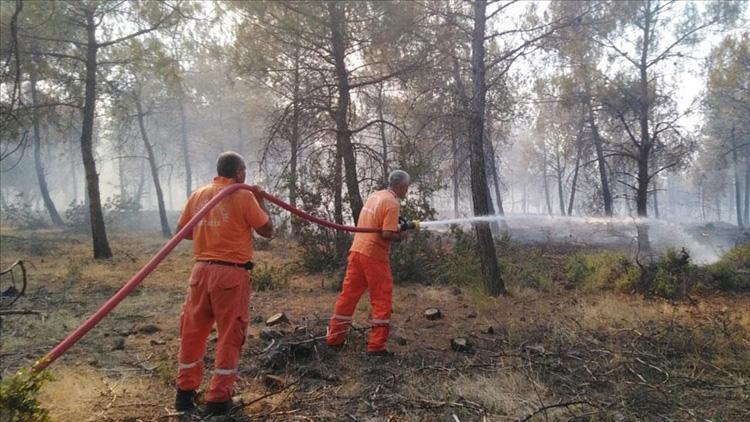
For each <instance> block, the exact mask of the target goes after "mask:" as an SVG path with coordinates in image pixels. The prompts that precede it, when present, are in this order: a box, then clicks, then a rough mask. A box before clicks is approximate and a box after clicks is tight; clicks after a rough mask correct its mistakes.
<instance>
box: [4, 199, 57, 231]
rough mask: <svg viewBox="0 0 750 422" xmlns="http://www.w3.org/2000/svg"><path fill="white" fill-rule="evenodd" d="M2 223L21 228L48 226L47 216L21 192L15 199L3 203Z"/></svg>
mask: <svg viewBox="0 0 750 422" xmlns="http://www.w3.org/2000/svg"><path fill="white" fill-rule="evenodd" d="M0 224H2V225H6V226H9V227H15V228H19V229H40V228H44V227H47V216H46V214H45V213H44V212H42V211H39V210H36V209H34V207H33V206H32V203H31V200H29V199H28V198H27V197H26V196H25V195H24V194H23V193H19V194H18V195H17V196H16V198H15V200H12V201H8V202H7V203H4V204H3V205H2V208H1V209H0Z"/></svg>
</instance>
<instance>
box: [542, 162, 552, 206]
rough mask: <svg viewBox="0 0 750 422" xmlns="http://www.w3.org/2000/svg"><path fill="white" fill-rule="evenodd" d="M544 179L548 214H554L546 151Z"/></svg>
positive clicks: (543, 164)
mask: <svg viewBox="0 0 750 422" xmlns="http://www.w3.org/2000/svg"><path fill="white" fill-rule="evenodd" d="M542 166H543V167H544V169H543V170H542V180H543V181H544V199H545V201H547V214H549V215H552V199H551V198H550V194H549V175H548V174H547V156H546V153H545V156H544V162H543V163H542Z"/></svg>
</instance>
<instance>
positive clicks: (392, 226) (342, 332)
mask: <svg viewBox="0 0 750 422" xmlns="http://www.w3.org/2000/svg"><path fill="white" fill-rule="evenodd" d="M410 183H411V180H410V177H409V174H408V173H406V172H405V171H403V170H394V171H392V172H391V174H390V175H389V176H388V189H384V190H380V191H377V192H375V193H373V194H372V195H370V196H369V197H368V198H367V202H366V203H365V206H364V208H362V212H361V213H360V215H359V221H358V222H357V227H370V228H379V229H382V232H380V233H357V234H355V235H354V242H353V243H352V247H351V249H350V250H349V258H348V263H347V267H346V276H345V277H344V283H343V289H342V291H341V294H340V295H339V298H338V300H337V301H336V307H335V309H334V313H333V316H332V317H331V321H330V323H329V325H328V335H327V337H326V343H328V345H329V346H331V347H334V348H336V347H340V346H342V345H343V344H344V341H346V332H347V330H348V328H349V325H350V324H351V321H352V315H353V314H354V309H355V308H356V307H357V302H359V298H360V297H361V296H362V294H363V293H364V292H365V290H367V289H368V288H369V289H370V303H371V305H372V313H371V315H370V318H371V321H370V322H371V326H372V330H371V331H370V337H369V339H368V341H367V353H368V354H369V355H374V356H387V355H389V354H390V353H389V352H388V350H387V349H386V342H387V341H388V333H389V330H390V323H391V308H392V303H393V276H392V275H391V264H390V257H389V252H390V247H391V242H392V241H400V240H402V239H404V238H405V236H406V231H404V230H402V229H400V228H399V212H400V211H401V204H400V202H399V200H400V199H403V198H405V197H406V194H407V192H408V191H409V184H410Z"/></svg>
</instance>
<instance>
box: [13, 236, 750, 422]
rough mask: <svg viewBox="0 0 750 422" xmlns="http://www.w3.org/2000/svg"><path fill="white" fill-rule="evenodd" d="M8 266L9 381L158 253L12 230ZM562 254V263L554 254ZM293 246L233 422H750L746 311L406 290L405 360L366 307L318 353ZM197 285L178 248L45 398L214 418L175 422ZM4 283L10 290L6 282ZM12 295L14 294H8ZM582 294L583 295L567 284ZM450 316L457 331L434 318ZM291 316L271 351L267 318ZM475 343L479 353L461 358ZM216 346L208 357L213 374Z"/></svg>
mask: <svg viewBox="0 0 750 422" xmlns="http://www.w3.org/2000/svg"><path fill="white" fill-rule="evenodd" d="M0 241H1V242H2V250H3V252H2V257H1V259H0V267H5V266H7V265H8V264H9V263H10V262H12V261H14V260H15V259H17V258H22V259H24V260H26V261H27V262H28V264H29V266H28V269H29V288H28V291H27V294H26V295H25V296H24V297H22V298H21V299H20V300H19V301H18V302H17V303H16V304H15V305H14V307H13V308H14V309H30V310H35V311H39V314H38V315H37V314H29V315H7V316H3V317H2V320H1V321H2V327H1V328H0V339H1V340H2V345H1V346H2V348H1V350H0V357H1V358H2V363H0V369H2V375H3V377H7V376H10V375H12V374H13V373H14V372H15V371H16V370H17V369H19V368H22V367H26V366H28V365H30V364H32V363H33V361H34V360H35V359H37V358H38V357H40V356H42V355H43V354H44V353H46V352H47V351H48V350H49V349H50V348H51V347H52V346H54V345H55V344H56V342H57V341H59V340H60V339H62V338H63V337H64V336H65V335H66V334H67V333H68V332H69V331H70V330H72V329H74V328H75V327H76V326H77V325H78V324H79V323H80V322H82V321H83V320H85V318H87V317H88V315H89V314H90V313H91V312H93V311H94V310H95V309H96V308H97V307H98V306H99V305H100V304H101V303H103V302H104V301H105V300H106V299H107V298H108V297H109V296H110V295H111V294H113V293H114V292H115V291H116V290H117V288H118V287H119V286H120V285H122V283H124V281H126V280H127V279H128V278H129V277H130V276H131V275H132V274H133V273H135V271H136V270H137V269H138V268H139V267H140V265H142V264H143V263H145V261H146V260H147V259H148V257H149V256H150V255H151V254H153V253H154V252H155V251H156V250H157V249H158V248H159V246H160V245H161V243H162V240H161V239H159V238H157V237H149V236H138V235H128V236H125V235H118V236H115V237H114V239H113V241H112V243H113V247H114V253H115V255H116V258H114V259H113V260H110V261H105V262H96V261H94V260H92V259H90V257H89V256H90V255H89V254H90V252H89V247H90V245H89V242H88V240H87V238H86V237H85V236H83V235H75V234H65V233H60V232H36V233H28V232H9V231H7V230H3V232H2V238H1V239H0ZM546 253H549V254H561V253H564V251H560V250H559V248H550V249H549V250H548V252H546ZM294 258H295V257H294V245H289V244H285V243H283V242H281V241H278V242H277V241H274V242H272V243H271V249H270V250H267V251H259V252H257V256H256V261H258V262H260V263H267V264H269V265H272V266H275V268H279V269H289V268H291V270H289V271H290V272H291V273H292V274H293V275H292V277H291V280H290V282H289V284H288V285H287V286H282V287H281V288H279V289H276V290H269V291H262V292H254V294H253V299H252V301H251V306H252V309H251V320H252V319H254V318H255V317H261V318H260V322H259V320H258V319H256V322H254V323H251V325H250V327H249V330H248V339H247V342H246V345H245V348H244V349H243V358H242V363H241V371H242V372H241V377H240V382H239V384H238V386H237V393H238V395H239V396H240V397H241V398H242V399H243V400H244V401H245V403H247V405H246V406H245V407H244V408H243V409H241V410H240V411H238V412H237V414H236V415H235V416H234V417H233V418H232V419H230V420H460V421H464V420H498V421H501V420H540V421H541V420H545V421H546V420H635V419H642V420H656V419H668V420H699V419H700V420H705V419H711V420H738V421H739V420H748V419H749V418H750V404H749V403H750V335H749V330H750V312H748V309H750V306H749V305H750V296H748V295H729V294H722V295H711V296H704V297H699V298H694V299H696V302H695V303H691V304H673V303H669V302H665V301H657V300H651V299H646V298H642V297H639V296H634V295H624V294H617V293H612V292H588V291H587V292H584V291H580V290H577V289H572V290H568V289H566V288H563V287H562V285H560V286H558V285H557V284H552V285H551V287H547V288H545V289H543V290H535V289H531V288H526V287H523V286H511V294H510V295H508V296H506V297H502V298H497V299H493V298H487V297H484V296H483V295H482V294H480V293H479V292H478V291H476V290H474V289H472V288H467V287H462V288H456V287H451V286H424V285H416V284H407V285H400V286H397V287H396V289H395V294H394V315H393V322H394V326H393V329H392V338H391V341H390V348H391V350H393V351H394V352H395V353H396V355H395V356H394V357H393V358H368V357H367V356H366V355H365V352H364V346H365V335H366V328H365V327H366V323H367V313H368V310H369V306H368V304H367V298H366V297H364V298H363V300H362V302H361V303H360V306H359V308H358V311H357V313H356V315H355V322H354V325H355V326H356V327H357V328H358V329H357V330H354V331H353V332H352V333H351V335H350V337H349V341H348V343H347V344H346V346H345V347H344V349H343V350H341V351H338V352H332V351H329V350H328V349H327V348H325V347H324V346H322V344H321V342H320V340H319V339H318V338H319V337H321V336H322V335H323V334H324V332H325V324H326V322H327V318H328V316H329V315H330V313H331V308H332V306H333V303H334V300H335V298H336V295H337V292H336V291H334V290H333V289H332V288H331V287H330V286H331V285H332V284H333V279H331V278H330V277H327V276H323V275H306V274H302V273H300V272H299V271H296V270H294V264H293V261H294ZM189 270H190V253H189V245H187V244H185V245H182V246H180V247H179V248H178V250H176V251H175V252H174V253H173V254H172V255H171V256H170V257H169V258H168V259H167V261H165V263H164V264H163V265H162V266H160V267H159V269H157V271H156V272H155V273H154V274H153V275H152V276H150V277H149V278H148V279H147V280H146V281H145V282H144V283H143V285H142V287H140V288H139V289H138V290H137V292H136V293H134V294H133V295H132V296H131V297H129V298H127V299H126V300H125V301H124V302H123V303H122V304H121V305H120V306H119V307H118V308H117V309H116V310H115V311H114V312H113V313H112V314H111V315H110V316H108V317H107V318H105V319H104V320H103V321H102V323H101V324H100V325H99V326H98V327H96V328H95V329H94V330H92V331H91V332H90V333H89V334H88V335H87V336H85V337H84V338H83V339H82V340H81V342H80V343H79V344H77V345H76V346H74V347H73V348H72V349H71V350H70V351H69V352H68V353H67V354H66V355H64V356H63V357H62V358H61V359H60V360H59V361H58V362H56V363H55V364H54V365H53V366H52V368H51V373H52V375H53V376H54V378H55V379H54V381H52V382H50V383H48V384H47V385H46V386H45V387H44V389H43V391H42V394H41V396H40V398H41V401H42V403H43V404H44V406H45V407H46V408H48V409H49V410H50V412H51V414H52V415H53V417H55V418H56V419H57V420H62V421H85V420H91V421H100V420H104V421H137V420H144V421H145V420H162V421H163V420H200V417H199V416H197V415H175V414H174V413H175V412H174V410H173V409H172V408H171V406H172V401H173V395H174V390H173V386H172V382H173V376H174V373H175V366H176V353H177V348H178V327H179V312H180V305H181V303H182V300H183V298H184V292H185V288H186V280H187V277H188V273H189ZM3 283H7V280H6V279H5V278H4V279H3ZM4 287H5V284H3V288H4ZM568 287H569V286H568ZM429 307H436V308H439V309H440V310H441V311H442V313H443V318H441V319H439V320H435V321H429V320H427V319H425V318H424V317H423V315H422V313H423V311H424V310H425V309H426V308H429ZM276 312H285V313H286V315H287V316H288V318H289V323H285V324H282V325H280V326H276V327H273V329H276V330H278V331H279V332H280V333H281V337H280V338H278V339H275V340H273V341H272V342H269V341H267V340H264V339H261V338H260V332H261V330H262V329H263V328H265V324H263V322H262V320H263V319H264V318H267V317H268V316H270V315H272V314H274V313H276ZM455 337H464V338H466V339H467V340H468V341H469V344H470V348H469V349H468V350H462V351H456V350H453V349H452V348H451V339H453V338H455ZM212 356H213V343H210V344H209V352H208V355H207V361H208V362H209V363H208V365H207V366H208V369H210V368H211V366H212V365H211V363H210V362H211V358H212Z"/></svg>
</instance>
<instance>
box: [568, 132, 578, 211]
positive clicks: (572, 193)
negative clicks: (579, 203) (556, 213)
mask: <svg viewBox="0 0 750 422" xmlns="http://www.w3.org/2000/svg"><path fill="white" fill-rule="evenodd" d="M577 136H580V135H577ZM580 167H581V141H580V139H577V141H576V165H575V167H574V168H573V180H572V181H571V183H570V198H568V215H573V203H574V202H575V198H576V188H577V186H578V170H579V169H580Z"/></svg>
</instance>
